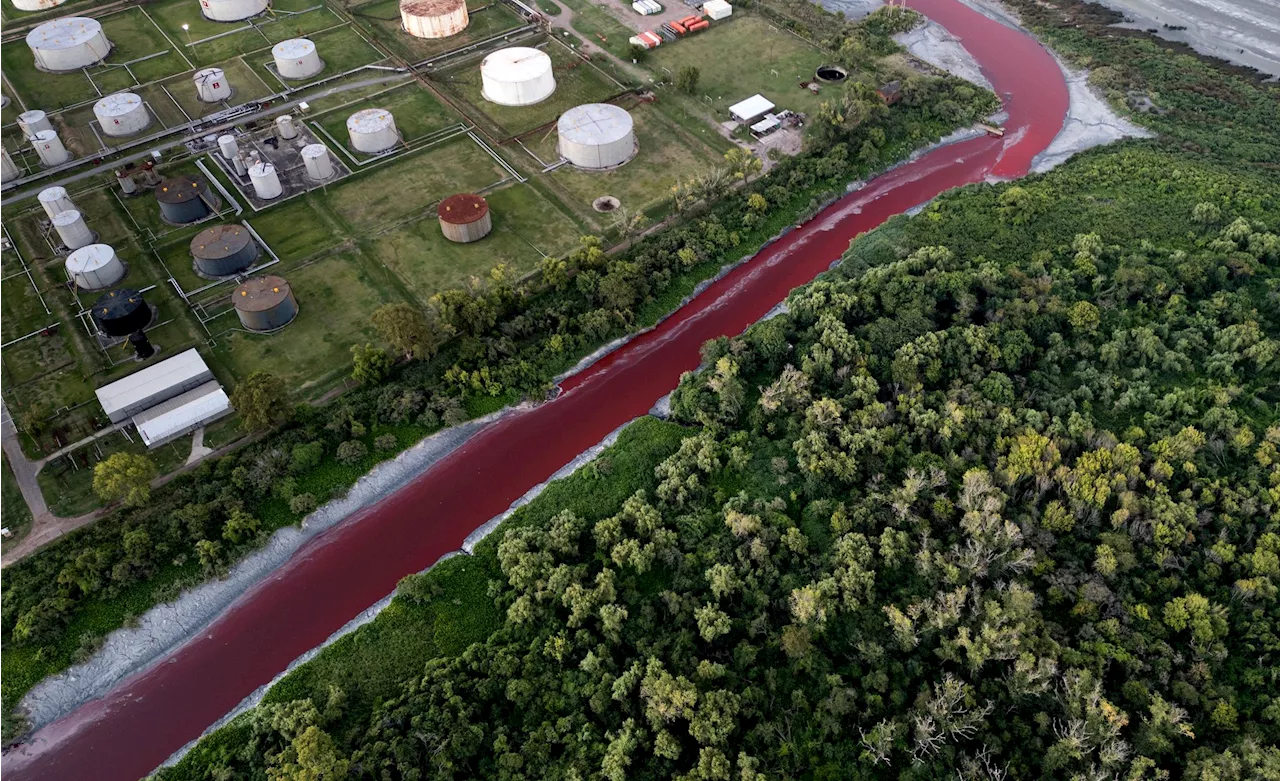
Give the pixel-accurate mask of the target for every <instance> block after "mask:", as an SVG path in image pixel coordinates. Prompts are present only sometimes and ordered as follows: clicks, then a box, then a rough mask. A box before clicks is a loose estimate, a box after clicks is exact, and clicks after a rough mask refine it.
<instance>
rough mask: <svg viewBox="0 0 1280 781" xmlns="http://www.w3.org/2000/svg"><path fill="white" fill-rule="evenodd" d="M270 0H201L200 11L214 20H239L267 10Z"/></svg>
mask: <svg viewBox="0 0 1280 781" xmlns="http://www.w3.org/2000/svg"><path fill="white" fill-rule="evenodd" d="M269 5H270V2H269V0H200V13H202V14H204V18H206V19H208V20H210V21H213V22H238V21H240V20H241V19H248V18H249V17H251V16H257V15H258V14H260V13H262V12H263V11H265V10H267V7H268V6H269Z"/></svg>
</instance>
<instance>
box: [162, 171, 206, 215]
mask: <svg viewBox="0 0 1280 781" xmlns="http://www.w3.org/2000/svg"><path fill="white" fill-rule="evenodd" d="M156 202H157V203H159V204H160V216H161V217H162V218H163V219H164V221H165V222H167V223H170V224H172V225H190V224H191V223H193V222H199V221H200V220H203V219H205V218H207V217H209V215H211V214H213V212H214V210H215V209H217V207H218V206H219V205H220V202H219V201H218V200H217V197H216V196H214V195H213V193H211V192H209V184H208V183H207V182H205V180H204V178H203V177H200V176H186V175H183V176H175V177H172V178H170V179H165V180H163V181H161V182H160V184H159V186H158V187H156Z"/></svg>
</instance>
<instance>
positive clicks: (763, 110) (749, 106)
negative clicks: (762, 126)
mask: <svg viewBox="0 0 1280 781" xmlns="http://www.w3.org/2000/svg"><path fill="white" fill-rule="evenodd" d="M773 109H774V105H773V101H771V100H769V99H768V98H766V97H765V96H764V95H752V96H751V97H749V98H747V99H746V100H744V101H742V102H741V103H734V104H733V105H732V106H730V107H729V116H731V117H733V118H734V119H736V120H738V121H739V122H745V123H747V124H751V123H753V122H755V121H756V120H758V119H760V118H761V117H763V116H764V115H765V114H768V113H769V112H770V111H773Z"/></svg>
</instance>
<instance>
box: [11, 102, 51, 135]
mask: <svg viewBox="0 0 1280 781" xmlns="http://www.w3.org/2000/svg"><path fill="white" fill-rule="evenodd" d="M18 129H19V130H21V131H22V135H23V137H24V138H33V137H35V134H36V133H39V132H40V131H41V130H53V123H52V122H50V121H49V115H48V114H46V113H44V112H43V111H41V110H40V109H38V108H33V109H31V110H30V111H24V112H22V113H21V114H19V115H18Z"/></svg>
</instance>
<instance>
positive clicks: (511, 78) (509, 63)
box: [480, 46, 556, 106]
mask: <svg viewBox="0 0 1280 781" xmlns="http://www.w3.org/2000/svg"><path fill="white" fill-rule="evenodd" d="M480 80H481V82H482V84H483V87H482V89H481V95H483V96H484V99H485V100H487V101H489V102H490V103H497V104H498V105H500V106H532V105H533V104H534V103H538V102H539V101H543V100H546V99H547V98H548V97H550V96H551V93H553V92H555V91H556V77H555V75H554V74H553V73H552V72H551V57H550V56H548V55H547V53H546V52H544V51H541V50H539V49H530V48H528V47H524V46H513V47H511V48H509V49H499V50H498V51H496V52H494V53H492V54H490V55H489V56H488V57H485V58H484V62H482V63H480Z"/></svg>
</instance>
